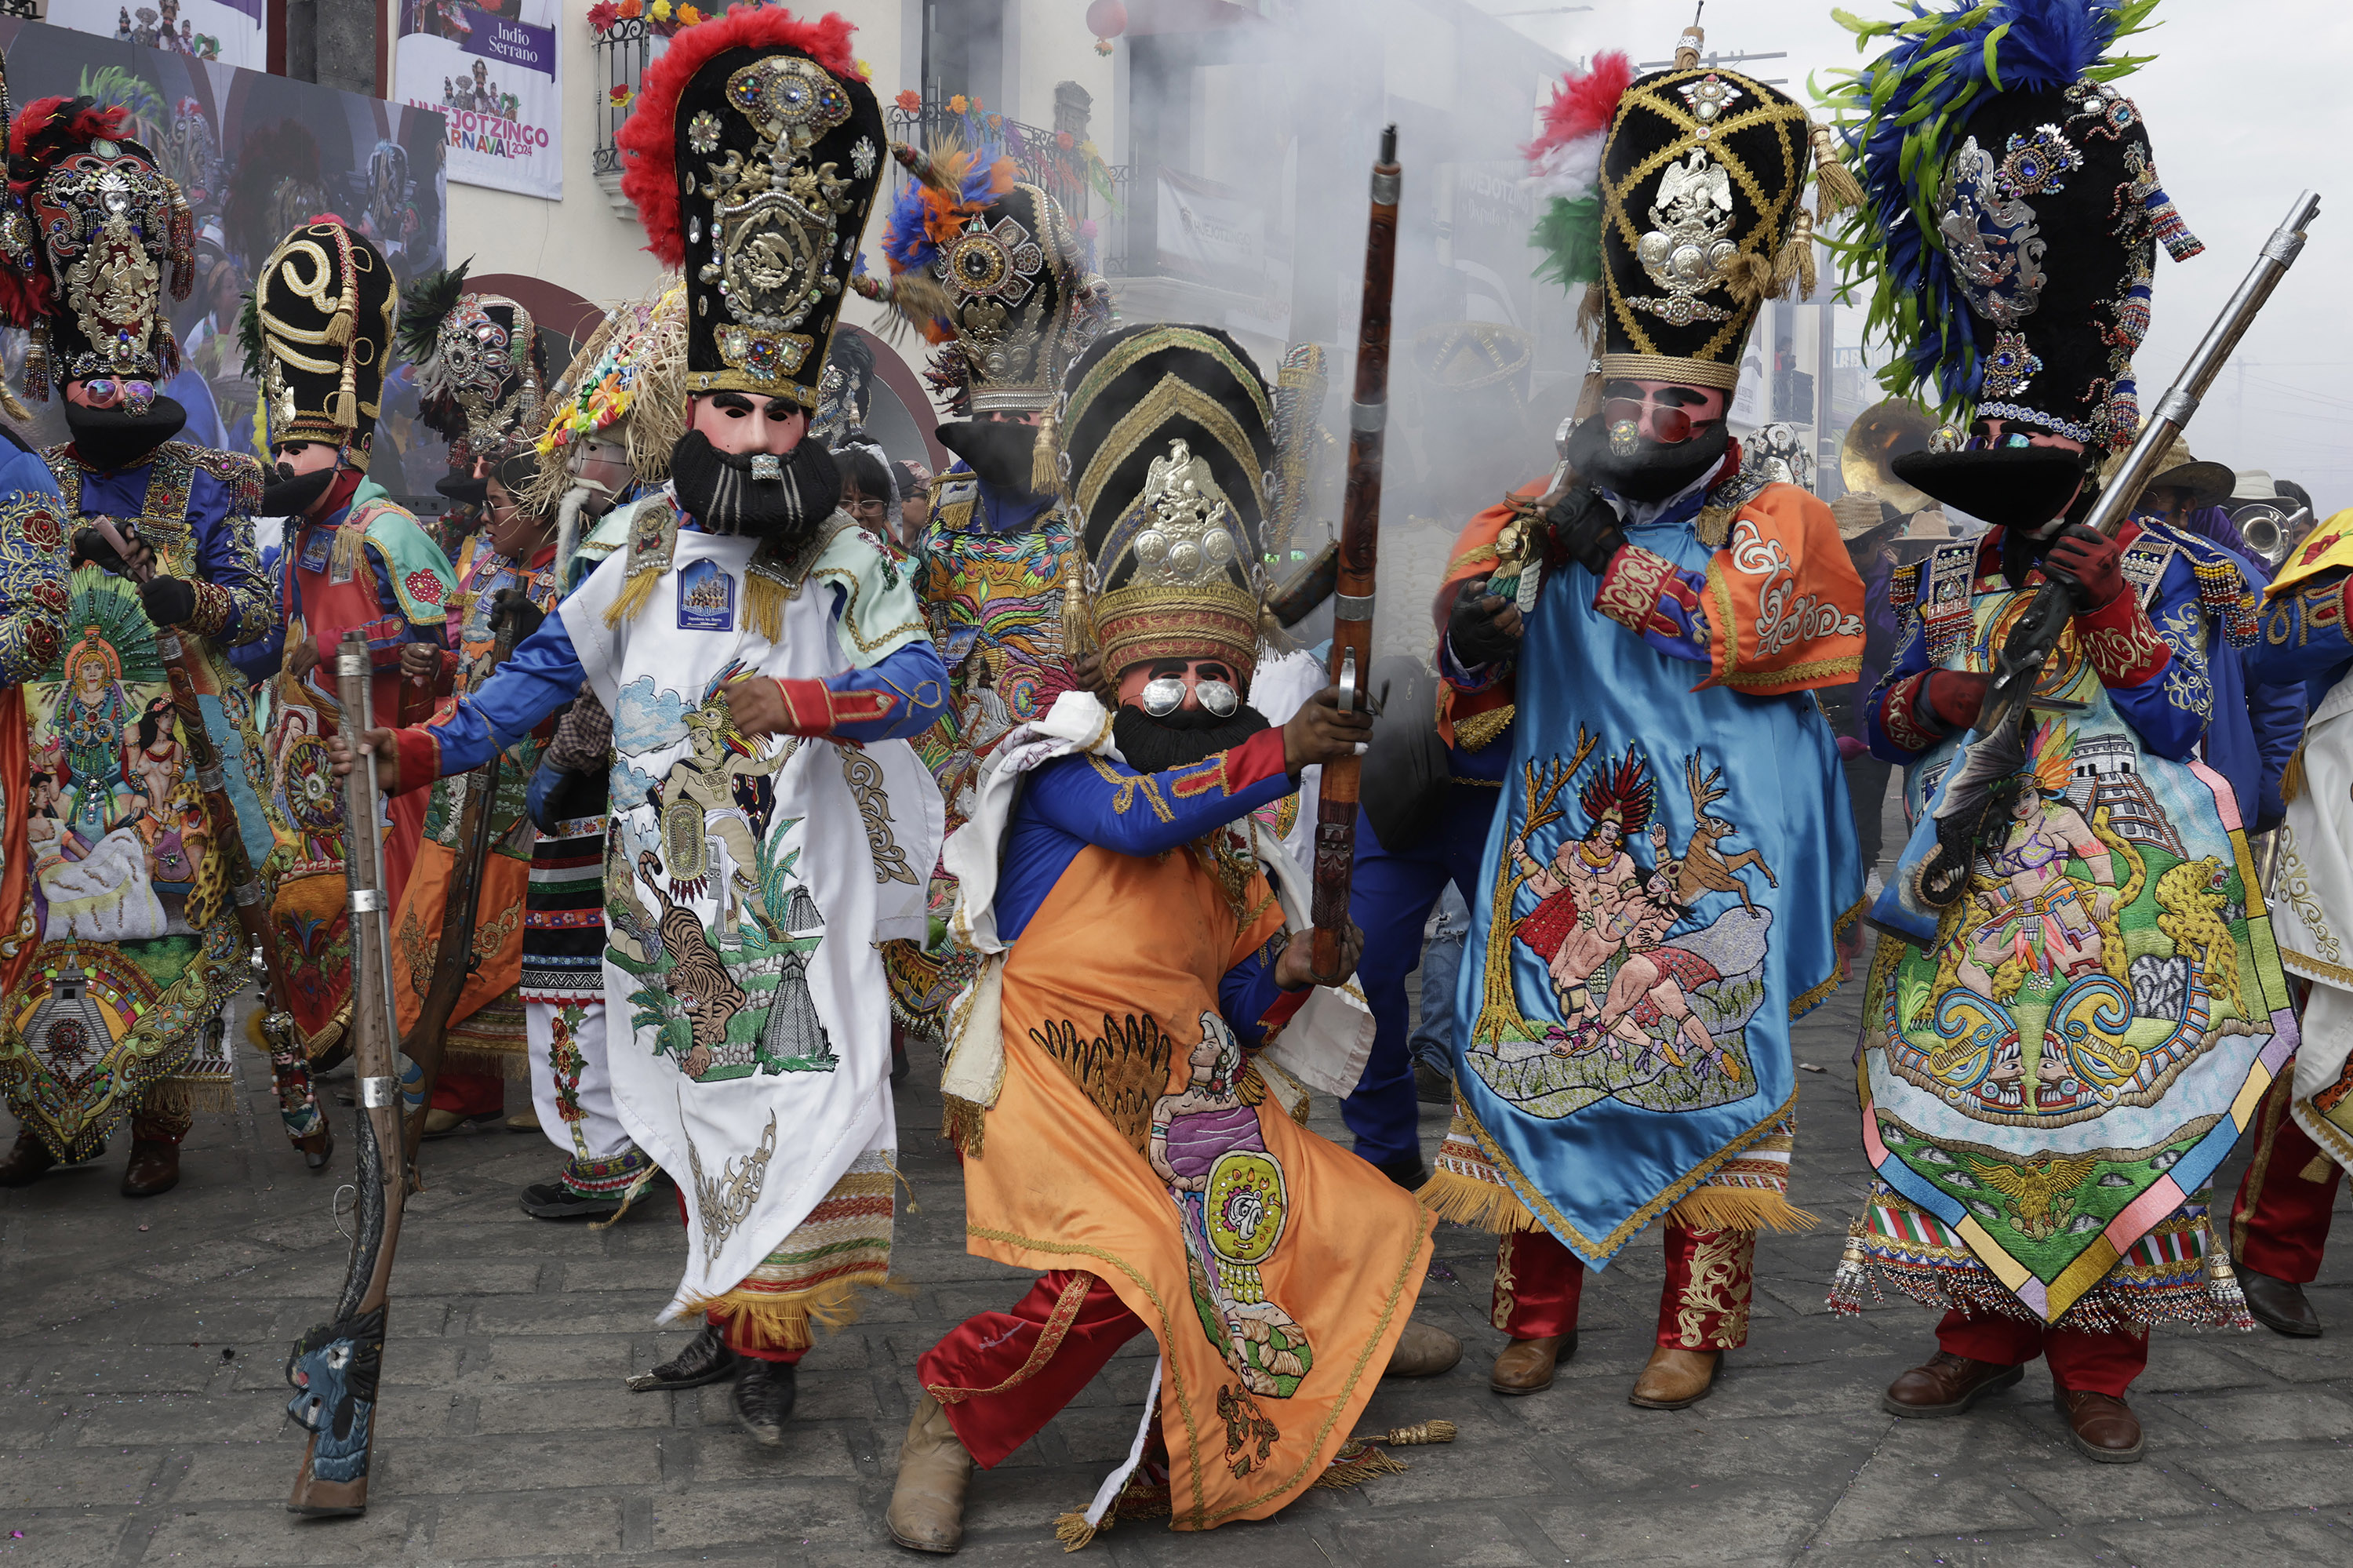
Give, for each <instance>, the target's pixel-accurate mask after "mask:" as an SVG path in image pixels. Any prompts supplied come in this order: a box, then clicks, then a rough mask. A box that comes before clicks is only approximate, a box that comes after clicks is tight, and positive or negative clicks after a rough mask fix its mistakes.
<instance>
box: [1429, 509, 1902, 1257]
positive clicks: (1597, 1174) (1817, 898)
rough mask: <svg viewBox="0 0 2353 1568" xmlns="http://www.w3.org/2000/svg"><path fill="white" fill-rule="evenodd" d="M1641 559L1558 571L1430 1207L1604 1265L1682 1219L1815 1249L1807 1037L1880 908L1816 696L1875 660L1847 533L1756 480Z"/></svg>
mask: <svg viewBox="0 0 2353 1568" xmlns="http://www.w3.org/2000/svg"><path fill="white" fill-rule="evenodd" d="M1626 536H1627V539H1628V541H1629V543H1630V546H1632V547H1631V548H1630V549H1628V550H1626V551H1622V552H1620V556H1619V557H1618V558H1617V559H1616V560H1615V561H1613V563H1612V566H1611V568H1610V570H1609V573H1608V574H1606V576H1605V577H1604V578H1603V579H1601V580H1599V581H1597V579H1596V578H1595V577H1594V576H1593V575H1592V574H1591V573H1590V572H1588V571H1587V570H1586V569H1585V568H1584V567H1581V566H1577V565H1574V564H1568V563H1564V564H1560V565H1557V566H1555V567H1550V568H1548V569H1546V572H1545V574H1544V579H1543V582H1542V586H1541V589H1540V591H1539V594H1538V597H1537V599H1536V601H1535V608H1534V609H1533V611H1532V612H1531V613H1530V614H1529V615H1528V620H1527V630H1526V634H1525V641H1524V642H1523V644H1522V647H1521V652H1520V656H1519V660H1518V672H1519V673H1518V682H1517V686H1518V691H1517V721H1516V722H1515V723H1514V726H1513V751H1512V762H1511V768H1510V770H1509V772H1508V773H1507V774H1506V776H1505V779H1504V792H1503V799H1502V801H1501V805H1500V809H1499V810H1497V812H1496V815H1495V823H1494V827H1493V830H1492V832H1491V836H1490V838H1489V840H1488V845H1487V853H1486V861H1485V865H1484V869H1483V872H1482V895H1481V896H1479V897H1477V898H1474V899H1473V900H1472V927H1471V934H1470V938H1469V940H1468V943H1467V945H1466V947H1465V949H1464V961H1463V966H1462V971H1461V982H1460V991H1459V992H1458V995H1457V1006H1458V1008H1459V1010H1460V1011H1459V1012H1458V1024H1457V1028H1456V1040H1457V1050H1456V1056H1457V1070H1456V1086H1457V1087H1456V1119H1455V1126H1454V1128H1453V1129H1452V1130H1451V1133H1450V1134H1449V1136H1448V1139H1447V1141H1446V1144H1445V1146H1444V1147H1443V1149H1442V1150H1440V1160H1439V1168H1438V1172H1437V1174H1436V1175H1435V1177H1434V1178H1433V1180H1432V1181H1431V1183H1430V1186H1428V1187H1426V1188H1424V1189H1423V1196H1424V1199H1425V1201H1426V1202H1430V1203H1431V1204H1432V1206H1433V1207H1435V1208H1436V1209H1437V1210H1438V1212H1439V1213H1441V1214H1443V1215H1445V1216H1447V1217H1449V1218H1452V1219H1459V1220H1461V1221H1464V1222H1466V1223H1471V1224H1482V1225H1485V1226H1487V1227H1489V1228H1491V1229H1495V1230H1515V1229H1535V1228H1536V1227H1538V1226H1541V1227H1542V1228H1544V1229H1546V1230H1547V1231H1550V1232H1551V1233H1552V1234H1554V1235H1555V1236H1557V1237H1558V1238H1559V1239H1560V1240H1561V1242H1562V1243H1563V1244H1564V1245H1567V1246H1568V1247H1569V1248H1570V1249H1571V1250H1573V1251H1575V1252H1576V1253H1577V1255H1578V1256H1580V1257H1582V1258H1583V1259H1584V1260H1585V1261H1586V1262H1587V1263H1588V1264H1590V1265H1591V1266H1595V1267H1597V1268H1599V1267H1602V1266H1607V1265H1608V1263H1609V1260H1610V1259H1611V1258H1613V1257H1615V1256H1616V1255H1617V1254H1618V1252H1619V1251H1620V1249H1621V1248H1622V1247H1624V1246H1625V1245H1626V1244H1627V1243H1628V1242H1629V1241H1630V1240H1631V1239H1632V1238H1633V1236H1634V1235H1636V1234H1638V1233H1640V1232H1641V1230H1642V1229H1643V1228H1645V1227H1646V1226H1648V1225H1649V1224H1651V1222H1652V1221H1654V1220H1656V1219H1657V1218H1658V1217H1659V1216H1660V1215H1661V1214H1662V1213H1666V1212H1668V1211H1669V1210H1670V1209H1675V1208H1677V1206H1678V1205H1680V1206H1681V1209H1680V1212H1681V1213H1682V1215H1683V1218H1684V1219H1685V1220H1686V1221H1687V1223H1690V1224H1694V1225H1697V1226H1701V1227H1703V1228H1709V1229H1715V1228H1721V1227H1725V1226H1731V1227H1740V1228H1753V1227H1756V1226H1757V1225H1760V1224H1761V1225H1797V1224H1805V1223H1809V1217H1808V1216H1805V1215H1803V1214H1802V1213H1799V1212H1798V1211H1796V1210H1793V1209H1792V1208H1791V1207H1790V1205H1789V1203H1788V1198H1787V1196H1786V1193H1787V1190H1788V1150H1789V1148H1790V1142H1791V1139H1792V1137H1793V1123H1792V1120H1791V1118H1792V1115H1793V1112H1794V1110H1795V1107H1796V1087H1795V1083H1794V1078H1795V1071H1794V1066H1793V1064H1792V1062H1791V1059H1790V1055H1789V1025H1790V1022H1791V1021H1792V1020H1793V1019H1795V1018H1797V1017H1798V1016H1799V1015H1800V1014H1802V1013H1803V1012H1806V1011H1807V1010H1808V1009H1810V1008H1811V1007H1812V1006H1813V1005H1814V1004H1815V1003H1817V1002H1819V1001H1820V1000H1821V999H1822V998H1823V997H1824V996H1826V995H1828V994H1829V992H1830V991H1831V989H1832V987H1834V986H1835V985H1836V983H1837V977H1838V967H1839V965H1838V956H1837V953H1836V950H1835V946H1834V930H1835V928H1836V927H1839V926H1840V925H1841V924H1842V923H1843V921H1844V920H1845V919H1848V918H1852V914H1853V913H1859V911H1854V910H1852V906H1853V905H1854V904H1855V900H1856V898H1857V895H1859V893H1860V891H1861V887H1862V871H1861V868H1860V866H1859V865H1858V863H1857V856H1856V852H1855V842H1854V830H1853V824H1852V819H1851V817H1850V814H1849V812H1848V809H1847V803H1846V789H1845V785H1844V781H1843V778H1842V776H1841V772H1840V769H1839V766H1838V751H1837V747H1836V745H1835V742H1834V740H1833V738H1832V736H1831V733H1830V728H1829V726H1828V724H1827V723H1826V722H1825V721H1824V720H1823V718H1822V715H1821V712H1820V707H1819V706H1818V705H1816V703H1815V702H1814V700H1813V698H1812V697H1811V696H1810V695H1809V694H1808V689H1809V688H1810V687H1812V686H1816V685H1829V684H1835V683H1839V682H1841V681H1847V680H1852V678H1853V674H1854V669H1855V664H1856V661H1857V659H1858V657H1859V656H1860V652H1861V648H1862V621H1861V614H1860V612H1861V609H1862V585H1861V583H1860V582H1859V581H1857V579H1856V578H1855V576H1854V570H1853V567H1852V565H1851V564H1850V563H1849V561H1848V559H1847V556H1846V552H1845V550H1844V548H1843V547H1842V546H1841V545H1840V542H1839V537H1838V529H1837V524H1836V523H1835V521H1834V520H1833V519H1832V518H1831V514H1830V510H1829V508H1828V507H1826V506H1824V505H1822V503H1820V502H1819V501H1817V500H1815V499H1814V498H1813V497H1812V496H1810V495H1809V494H1807V493H1805V492H1803V491H1801V490H1799V489H1797V488H1796V487H1795V486H1792V485H1788V484H1769V485H1760V484H1759V483H1757V482H1756V481H1755V480H1754V479H1753V477H1752V476H1749V475H1746V474H1736V475H1735V476H1734V477H1733V478H1732V479H1731V480H1729V481H1728V482H1725V483H1722V484H1719V485H1718V486H1717V487H1716V488H1715V490H1714V491H1713V492H1710V493H1707V494H1706V495H1705V496H1704V497H1702V496H1700V495H1698V494H1696V493H1694V495H1693V496H1692V497H1690V498H1689V499H1688V500H1687V502H1686V503H1683V504H1680V505H1676V506H1671V507H1669V508H1668V509H1667V510H1665V511H1664V512H1662V514H1661V515H1660V516H1659V517H1658V518H1657V519H1655V520H1653V521H1652V522H1650V523H1648V524H1639V525H1634V526H1629V527H1628V528H1627V529H1626ZM1703 606H1704V609H1701V608H1699V607H1703ZM1763 759H1770V765H1769V766H1761V765H1760V762H1761V761H1762V760H1763Z"/></svg>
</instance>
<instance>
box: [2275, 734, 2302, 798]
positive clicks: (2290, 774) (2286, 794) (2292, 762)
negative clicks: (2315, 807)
mask: <svg viewBox="0 0 2353 1568" xmlns="http://www.w3.org/2000/svg"><path fill="white" fill-rule="evenodd" d="M2303 793H2304V743H2303V742H2302V741H2298V742H2296V747H2295V753H2294V754H2293V755H2291V756H2290V757H2289V758H2288V759H2287V766H2286V767H2285V768H2282V769H2280V804H2281V805H2283V806H2292V805H2294V804H2295V801H2296V798H2297V797H2298V796H2300V795H2302V794H2303Z"/></svg>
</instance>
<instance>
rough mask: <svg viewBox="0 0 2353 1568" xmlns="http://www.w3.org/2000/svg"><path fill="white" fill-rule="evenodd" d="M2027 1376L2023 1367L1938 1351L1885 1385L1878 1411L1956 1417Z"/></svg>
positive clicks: (1893, 1413)
mask: <svg viewBox="0 0 2353 1568" xmlns="http://www.w3.org/2000/svg"><path fill="white" fill-rule="evenodd" d="M2025 1375H2026V1369H2025V1368H2024V1367H2006V1366H2003V1365H2001V1364H2000V1363H1999V1362H1997V1361H1971V1360H1970V1359H1969V1358H1968V1357H1967V1356H1957V1355H1954V1354H1953V1353H1952V1352H1951V1351H1937V1352H1936V1354H1935V1355H1933V1356H1930V1357H1929V1358H1928V1360H1927V1363H1926V1365H1924V1366H1916V1367H1914V1368H1913V1369H1912V1370H1911V1371H1910V1372H1905V1374H1904V1375H1903V1376H1902V1377H1899V1378H1897V1379H1896V1380H1895V1381H1894V1383H1889V1384H1888V1385H1887V1392H1886V1393H1883V1394H1881V1395H1880V1396H1879V1408H1880V1409H1882V1410H1883V1411H1885V1412H1887V1414H1890V1415H1903V1416H1915V1417H1916V1416H1924V1415H1958V1414H1961V1413H1962V1412H1964V1411H1966V1410H1968V1407H1969V1406H1971V1405H1973V1404H1976V1403H1977V1402H1978V1400H1980V1399H1983V1398H1984V1397H1985V1396H1986V1395H1988V1394H1989V1393H2000V1392H2001V1391H2002V1390H2003V1389H2005V1388H2008V1387H2010V1385H2011V1384H2012V1383H2016V1382H2017V1381H2018V1380H2019V1379H2020V1378H2022V1377H2024V1376H2025Z"/></svg>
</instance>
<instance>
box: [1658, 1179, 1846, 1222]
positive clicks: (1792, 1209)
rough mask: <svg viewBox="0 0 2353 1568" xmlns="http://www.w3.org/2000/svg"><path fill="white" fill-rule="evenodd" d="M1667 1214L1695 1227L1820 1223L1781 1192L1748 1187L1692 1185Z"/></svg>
mask: <svg viewBox="0 0 2353 1568" xmlns="http://www.w3.org/2000/svg"><path fill="white" fill-rule="evenodd" d="M1669 1218H1671V1219H1672V1220H1673V1221H1674V1222H1675V1224H1679V1225H1683V1226H1685V1227H1687V1228H1688V1229H1691V1230H1694V1231H1810V1230H1811V1229H1813V1228H1814V1227H1815V1226H1816V1225H1818V1224H1821V1223H1822V1222H1821V1217H1820V1215H1818V1214H1810V1213H1807V1212H1806V1211H1805V1210H1803V1209H1800V1208H1799V1207H1798V1206H1797V1205H1796V1204H1794V1203H1792V1202H1789V1200H1788V1197H1786V1196H1785V1195H1783V1194H1782V1193H1779V1192H1766V1191H1763V1190H1760V1189H1757V1188H1750V1187H1706V1186H1703V1187H1694V1188H1693V1189H1692V1191H1691V1192H1689V1193H1687V1194H1686V1195H1685V1196H1684V1198H1683V1202H1680V1203H1677V1204H1676V1205H1675V1206H1674V1208H1673V1209H1672V1211H1670V1212H1669Z"/></svg>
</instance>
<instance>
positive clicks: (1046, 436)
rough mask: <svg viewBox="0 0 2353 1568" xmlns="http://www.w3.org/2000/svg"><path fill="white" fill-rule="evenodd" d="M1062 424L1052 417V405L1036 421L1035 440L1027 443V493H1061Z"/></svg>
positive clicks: (1047, 406) (1048, 405)
mask: <svg viewBox="0 0 2353 1568" xmlns="http://www.w3.org/2000/svg"><path fill="white" fill-rule="evenodd" d="M1061 431H1062V422H1061V420H1060V419H1059V418H1056V417H1055V415H1054V405H1052V404H1051V403H1049V404H1047V405H1046V411H1045V413H1044V414H1042V415H1040V416H1039V419H1038V437H1037V440H1033V441H1031V442H1030V443H1029V493H1031V494H1032V495H1060V493H1062V435H1061Z"/></svg>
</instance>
